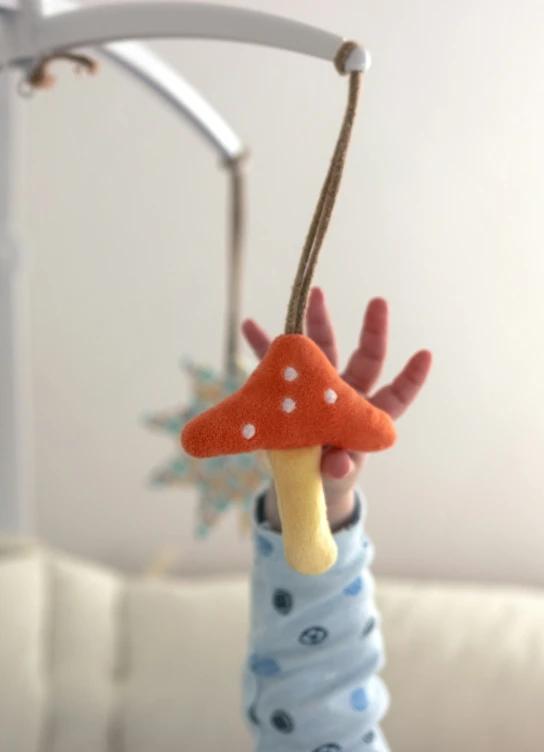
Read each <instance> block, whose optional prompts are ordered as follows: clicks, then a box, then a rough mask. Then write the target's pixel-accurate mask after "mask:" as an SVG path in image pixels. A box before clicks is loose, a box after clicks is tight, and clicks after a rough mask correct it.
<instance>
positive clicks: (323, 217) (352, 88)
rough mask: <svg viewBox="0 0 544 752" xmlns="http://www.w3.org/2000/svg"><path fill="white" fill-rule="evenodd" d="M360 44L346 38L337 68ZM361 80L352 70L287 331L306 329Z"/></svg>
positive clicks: (338, 57)
mask: <svg viewBox="0 0 544 752" xmlns="http://www.w3.org/2000/svg"><path fill="white" fill-rule="evenodd" d="M358 47H359V45H358V44H357V43H356V42H344V44H343V45H342V46H341V47H340V49H339V50H338V52H337V54H336V57H335V59H334V64H335V67H336V70H337V71H338V72H339V73H340V74H341V75H346V71H345V70H344V65H345V63H346V60H347V58H348V56H349V54H350V53H351V52H352V51H353V50H354V49H356V48H358ZM361 82H362V73H361V71H353V72H352V73H350V74H349V90H348V102H347V105H346V110H345V113H344V119H343V121H342V126H341V128H340V133H339V135H338V139H337V141H336V146H335V149H334V152H333V155H332V159H331V162H330V165H329V169H328V171H327V175H326V177H325V182H324V183H323V187H322V189H321V193H320V194H319V198H318V201H317V206H316V208H315V212H314V215H313V218H312V222H311V224H310V229H309V230H308V234H307V236H306V241H305V243H304V247H303V249H302V253H301V256H300V261H299V265H298V269H297V273H296V277H295V281H294V284H293V289H292V292H291V299H290V301H289V308H288V311H287V319H286V322H285V333H286V334H303V332H304V317H305V314H306V306H307V304H308V296H309V294H310V287H311V284H312V280H313V277H314V273H315V269H316V266H317V261H318V258H319V252H320V250H321V247H322V245H323V241H324V239H325V235H326V234H327V229H328V227H329V223H330V220H331V216H332V212H333V209H334V204H335V202H336V197H337V196H338V191H339V188H340V182H341V179H342V173H343V171H344V165H345V161H346V155H347V152H348V147H349V142H350V137H351V132H352V129H353V124H354V122H355V115H356V112H357V104H358V101H359V92H360V90H361Z"/></svg>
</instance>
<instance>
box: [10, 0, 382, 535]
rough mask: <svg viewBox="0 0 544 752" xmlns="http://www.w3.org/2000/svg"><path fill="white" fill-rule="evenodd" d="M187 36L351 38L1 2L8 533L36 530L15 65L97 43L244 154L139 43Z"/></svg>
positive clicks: (317, 53) (293, 41)
mask: <svg viewBox="0 0 544 752" xmlns="http://www.w3.org/2000/svg"><path fill="white" fill-rule="evenodd" d="M185 37H193V38H199V39H222V40H230V41H236V42H245V43H252V44H258V45H264V46H267V47H275V48H279V49H284V50H290V51H292V52H298V53H302V54H305V55H309V56H312V57H316V58H321V59H323V60H329V61H332V60H333V59H334V57H335V55H336V53H337V51H338V49H339V47H340V46H341V45H342V43H343V41H344V39H343V38H342V37H340V36H337V35H336V34H332V33H329V32H326V31H323V30H321V29H318V28H315V27H313V26H309V25H307V24H303V23H300V22H296V21H292V20H289V19H285V18H281V17H278V16H275V15H272V14H267V13H262V12H259V11H252V10H245V9H241V8H231V7H228V6H218V5H208V4H203V3H180V2H156V1H155V0H147V1H144V2H138V3H135V4H131V3H129V2H119V3H115V4H111V5H105V6H89V7H81V6H79V5H77V4H76V3H75V2H72V1H71V0H50V1H49V2H44V3H42V0H0V69H2V72H3V74H4V75H2V76H0V175H1V178H2V179H1V181H0V531H9V532H11V533H19V534H20V533H29V532H31V530H32V514H31V509H32V503H31V498H32V491H31V488H30V483H28V482H27V478H28V473H27V472H25V470H26V468H28V467H29V464H28V461H27V459H26V458H27V457H28V451H29V449H28V448H29V444H30V442H29V440H28V439H29V437H28V436H24V432H25V425H26V423H27V421H25V419H24V409H25V405H24V404H23V389H22V384H23V375H24V374H23V358H22V350H23V348H22V318H23V300H22V296H21V281H22V280H21V275H22V274H23V273H24V253H23V246H22V244H21V243H20V242H19V240H18V238H17V235H16V232H15V228H14V226H13V225H14V221H13V198H14V195H13V194H14V177H15V175H16V174H17V173H16V158H17V143H16V133H15V130H16V129H15V128H14V127H13V96H14V87H13V81H12V78H11V77H10V76H9V75H7V70H8V69H10V68H15V69H21V68H23V69H27V68H28V67H29V66H31V65H32V64H33V63H35V62H36V61H38V60H40V59H41V58H42V57H44V56H45V55H49V54H52V53H55V52H59V51H66V50H70V49H75V48H79V47H88V46H91V47H98V49H99V52H100V54H102V55H103V56H105V57H106V58H107V59H109V60H111V61H112V62H113V63H115V64H117V65H118V66H120V67H122V68H123V69H125V70H126V71H127V72H128V73H130V74H132V75H133V76H136V77H137V78H138V79H140V80H141V81H142V82H143V83H144V84H145V85H146V86H147V87H148V89H150V90H151V91H153V92H155V93H156V94H157V95H158V96H160V97H161V98H162V100H163V101H165V102H167V103H168V104H169V105H170V106H171V107H173V108H174V110H175V111H176V112H177V114H179V115H181V116H182V117H183V118H184V119H185V120H188V121H189V122H190V123H192V124H193V125H194V126H195V127H196V128H197V130H198V131H199V132H200V133H201V135H202V136H203V137H204V138H205V139H206V140H208V141H209V143H210V144H211V145H212V147H213V148H214V149H216V150H217V151H218V153H219V155H220V156H221V158H222V159H224V160H227V161H229V160H232V159H235V158H236V157H237V156H239V155H240V154H241V153H242V152H243V150H244V145H243V143H242V141H241V139H240V138H239V137H238V136H237V135H236V133H235V132H234V131H233V130H232V129H231V128H230V126H229V125H228V124H227V123H226V122H225V121H224V120H223V118H222V117H221V116H220V115H219V114H218V113H217V112H216V111H215V110H214V109H213V108H212V107H211V106H210V105H209V104H208V103H207V102H206V101H205V99H203V98H202V97H201V96H200V95H199V94H198V92H196V91H195V90H194V89H193V88H192V87H191V86H190V85H189V84H188V83H187V82H186V81H184V80H183V78H181V76H179V74H178V73H177V72H176V71H175V70H174V69H172V68H171V67H170V66H168V65H167V64H166V63H164V62H163V61H162V60H161V59H160V58H159V57H157V56H156V55H155V54H154V53H152V52H151V51H150V50H148V49H146V48H145V47H144V46H143V45H142V44H140V43H139V42H134V41H130V40H142V39H172V38H185ZM369 65H370V57H369V55H368V53H367V52H366V51H365V49H364V48H362V47H357V48H355V49H354V50H353V51H352V52H351V54H350V55H349V57H348V59H347V61H346V63H345V69H346V71H353V70H366V69H367V68H368V67H369Z"/></svg>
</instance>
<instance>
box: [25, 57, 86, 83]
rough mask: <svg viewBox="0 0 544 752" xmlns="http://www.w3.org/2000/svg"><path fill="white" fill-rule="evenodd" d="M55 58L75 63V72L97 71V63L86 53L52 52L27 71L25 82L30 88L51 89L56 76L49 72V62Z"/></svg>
mask: <svg viewBox="0 0 544 752" xmlns="http://www.w3.org/2000/svg"><path fill="white" fill-rule="evenodd" d="M56 60H67V61H68V62H70V63H75V66H76V69H75V70H76V73H81V72H83V71H86V72H87V73H90V74H94V73H96V72H97V71H98V63H97V62H96V60H93V59H92V58H90V57H87V55H80V54H78V53H75V52H54V53H52V54H51V55H46V56H45V57H43V58H42V59H41V60H39V61H38V62H37V63H36V64H35V65H34V66H33V67H32V68H31V69H30V71H29V72H28V75H27V77H26V83H27V84H28V85H29V86H30V87H31V88H32V89H51V88H53V86H54V85H55V83H56V78H55V76H53V75H52V74H51V73H50V68H51V64H52V63H54V62H55V61H56Z"/></svg>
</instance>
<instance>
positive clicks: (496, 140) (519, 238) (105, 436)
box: [18, 0, 544, 584]
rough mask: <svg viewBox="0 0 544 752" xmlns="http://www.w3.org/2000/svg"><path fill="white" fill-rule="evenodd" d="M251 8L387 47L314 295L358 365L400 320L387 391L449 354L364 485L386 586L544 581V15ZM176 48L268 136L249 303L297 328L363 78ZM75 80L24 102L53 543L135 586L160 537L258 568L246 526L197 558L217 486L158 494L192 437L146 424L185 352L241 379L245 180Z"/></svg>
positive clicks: (228, 530) (163, 49)
mask: <svg viewBox="0 0 544 752" xmlns="http://www.w3.org/2000/svg"><path fill="white" fill-rule="evenodd" d="M237 4H238V5H240V6H246V7H252V8H259V9H262V10H269V11H273V12H275V13H278V14H282V15H288V16H290V17H292V18H297V19H300V20H302V21H306V22H309V23H312V24H314V25H317V26H321V27H323V28H326V29H329V30H331V31H335V32H338V33H339V34H346V35H349V36H350V37H352V38H354V39H357V40H360V41H361V42H363V43H364V44H365V45H367V46H368V48H369V49H370V50H371V51H372V53H373V66H372V69H371V71H370V72H369V74H368V76H367V77H366V79H365V86H364V92H363V98H362V102H361V109H360V116H359V120H358V122H357V125H356V129H355V136H354V140H353V145H352V151H351V154H350V158H349V160H348V165H347V171H346V175H345V180H344V183H343V188H342V191H341V195H340V199H339V202H338V206H337V210H336V214H335V216H334V220H333V222H332V227H331V230H330V234H329V237H328V240H327V242H326V246H325V248H324V252H323V256H322V261H321V263H320V267H319V272H318V282H319V283H320V284H321V285H322V286H323V287H324V289H325V291H326V294H327V295H328V299H329V303H330V307H331V310H332V314H333V317H334V321H335V323H336V326H337V330H338V336H339V340H340V345H341V351H342V354H343V356H344V358H346V357H347V356H348V355H349V353H350V350H351V349H352V348H353V347H354V346H355V344H356V340H357V336H358V330H359V326H360V322H361V317H362V313H363V310H364V307H365V305H366V303H367V301H368V299H369V298H370V297H372V296H375V295H383V296H385V297H386V298H387V299H388V300H389V301H390V305H391V312H392V333H391V349H390V358H389V362H388V368H387V372H386V374H385V376H386V377H391V376H393V375H394V374H395V373H396V371H397V370H398V369H399V368H400V367H401V366H402V365H403V363H404V361H405V359H406V358H407V357H408V356H409V355H410V354H411V353H412V352H413V351H414V350H415V349H417V348H420V347H427V348H430V349H432V351H433V353H434V355H435V365H434V372H433V374H432V378H431V380H430V382H429V384H428V387H427V388H426V390H425V392H424V394H423V395H422V397H421V399H420V400H419V402H418V404H417V405H416V406H415V407H414V409H413V410H412V411H411V412H410V414H409V415H408V416H407V417H406V418H405V419H403V420H402V422H401V423H400V426H399V430H400V440H399V442H398V445H397V446H396V448H395V449H393V450H392V451H390V452H388V453H387V454H386V455H384V456H380V457H377V458H375V459H373V460H372V461H371V462H370V463H369V464H368V468H367V470H366V471H365V475H364V478H363V487H364V489H365V492H366V494H367V496H368V498H369V501H370V515H369V519H368V526H369V531H370V534H371V536H372V537H373V539H374V540H375V542H376V545H377V550H378V558H377V562H376V567H375V568H376V571H377V572H378V574H394V575H406V576H418V577H426V578H431V579H434V578H449V579H469V578H470V579H476V580H481V581H501V582H519V583H534V584H537V583H539V584H543V583H544V576H543V574H542V573H543V572H544V547H543V546H542V529H543V528H544V503H543V492H542V482H541V477H540V471H541V464H542V458H541V454H540V453H541V450H542V447H543V446H544V428H543V425H544V421H543V418H544V399H543V398H542V382H543V380H544V358H543V348H542V328H543V324H544V298H543V296H542V285H541V280H542V274H543V272H544V260H543V259H544V256H543V253H542V246H543V243H544V226H543V223H542V191H543V189H542V175H543V174H544V139H543V138H542V133H543V132H544V90H543V83H542V82H543V81H544V48H543V46H542V26H543V24H544V5H543V4H542V3H540V2H539V1H538V0H520V1H519V2H515V3H514V2H496V0H460V1H459V2H456V3H446V2H436V0H415V1H414V2H410V3H403V2H399V0H379V1H378V0H365V2H361V1H360V0H342V2H334V3H332V2H330V0H296V2H292V0H273V1H272V0H259V2H257V1H256V0H237ZM153 48H154V49H156V50H157V51H159V52H160V53H161V55H163V56H164V57H165V58H166V59H167V60H168V61H170V62H171V63H172V64H174V65H175V66H176V68H178V69H179V70H180V72H181V73H182V74H183V75H184V76H186V77H187V78H188V80H189V81H190V82H191V83H193V84H194V85H195V86H196V87H197V88H198V89H199V90H200V91H201V92H202V94H203V95H204V96H206V97H207V98H209V100H210V101H211V102H212V103H213V104H214V106H216V107H217V109H218V110H219V111H220V112H221V113H222V114H223V116H224V117H225V118H226V119H227V120H228V121H229V122H230V123H231V124H232V125H233V127H234V128H235V129H236V130H237V131H238V132H239V133H240V134H241V135H242V137H243V138H244V139H245V140H246V141H247V143H248V144H249V146H250V149H251V153H252V160H251V171H250V175H249V233H248V262H247V273H246V285H245V292H244V311H245V312H246V314H247V315H251V316H252V317H255V318H256V319H257V320H258V321H259V322H261V323H262V325H263V326H264V327H266V328H267V330H268V331H269V332H270V333H271V334H276V333H279V332H280V329H281V326H282V323H283V318H284V313H285V307H286V304H287V299H288V293H289V288H290V284H291V280H292V277H293V274H294V270H295V267H296V264H297V259H298V254H299V251H300V248H301V244H302V242H303V239H304V236H305V232H306V229H307V226H308V223H309V220H310V217H311V214H312V211H313V208H314V205H315V200H316V196H317V193H318V191H319V188H320V186H321V182H322V179H323V176H324V173H325V169H326V165H327V163H328V159H329V156H330V153H331V150H332V145H333V142H334V139H335V137H336V134H337V129H338V125H339V121H340V118H341V113H342V109H343V106H344V100H345V86H344V82H342V81H339V79H338V76H337V74H336V73H335V72H334V70H333V68H332V66H329V65H327V63H325V62H317V61H315V60H311V59H306V58H304V57H301V56H297V55H294V54H289V53H280V52H278V51H274V50H268V49H262V48H254V47H251V46H244V45H234V44H227V43H218V42H202V41H188V40H185V41H182V42H168V43H166V42H165V43H156V44H153ZM55 72H58V76H59V79H58V85H57V86H56V87H55V88H54V89H53V90H52V91H50V92H47V93H44V94H40V95H38V96H35V97H34V98H33V99H32V100H30V101H21V102H20V104H19V112H18V119H19V123H20V129H21V131H20V132H21V140H22V141H21V151H22V153H23V155H24V169H23V172H22V174H21V176H20V179H21V214H22V216H21V227H22V229H23V231H24V237H25V239H26V241H27V244H28V247H29V248H30V250H31V256H32V264H31V270H30V275H29V285H28V288H29V290H28V292H29V302H30V309H29V310H30V315H29V322H28V324H29V326H28V331H29V333H30V339H29V344H28V352H27V363H28V366H29V373H31V378H29V379H28V382H27V384H26V393H27V404H28V406H29V414H31V415H32V418H33V422H34V426H33V433H32V465H33V468H32V476H33V480H34V487H35V494H34V505H35V514H34V523H35V531H36V532H37V533H38V534H39V536H40V537H41V538H44V539H46V540H47V541H49V542H51V543H52V544H53V545H54V546H57V547H60V548H62V549H63V550H66V551H68V552H72V553H75V554H78V555H81V556H84V557H90V558H92V559H95V560H98V561H101V562H105V563H108V564H112V565H115V566H117V567H120V568H121V569H123V570H125V571H135V572H138V571H141V570H142V569H143V568H144V567H145V566H146V564H147V563H148V561H149V560H150V559H151V558H152V557H153V556H154V555H155V554H156V553H157V552H158V551H159V550H161V549H162V548H164V547H165V546H174V547H175V548H176V549H177V550H179V553H180V562H179V569H180V571H181V572H182V573H184V574H194V573H204V572H206V573H207V572H216V571H221V572H224V571H241V570H246V569H247V568H248V566H249V562H250V557H251V547H250V542H249V540H247V539H245V538H243V537H241V536H240V534H239V531H238V525H237V520H236V518H235V516H234V515H231V516H229V517H226V518H225V520H224V522H222V523H221V524H220V525H219V527H218V528H217V529H215V530H214V531H213V532H212V534H211V536H210V538H209V539H208V540H207V541H206V542H204V543H203V542H199V541H196V540H195V539H194V536H193V529H194V514H195V500H196V494H195V493H194V492H192V491H184V492H179V491H163V492H156V491H152V490H150V489H149V487H148V486H147V477H148V474H149V472H150V470H151V469H152V468H153V467H154V466H156V465H157V464H158V463H160V462H161V461H163V460H164V459H166V458H167V457H168V456H169V454H171V452H172V451H173V449H174V447H172V446H171V444H169V443H168V441H167V440H166V439H163V438H162V437H158V436H154V435H152V434H150V433H148V432H146V431H145V430H143V429H142V427H141V424H140V419H141V416H142V415H143V414H144V413H146V412H148V411H149V410H155V409H157V408H163V407H164V408H166V407H170V406H175V405H176V404H181V403H183V402H184V400H186V398H187V397H188V391H187V386H188V385H187V381H186V379H185V377H184V375H183V373H182V372H181V371H180V369H179V359H180V356H182V355H187V356H190V357H192V358H193V359H195V360H197V361H198V362H205V363H209V364H210V365H212V366H217V367H220V366H221V358H222V353H223V334H224V326H223V315H224V296H225V288H226V282H225V258H226V256H225V237H226V198H227V193H226V191H227V182H226V177H225V174H224V172H223V170H222V169H221V167H220V165H219V164H218V161H217V159H216V157H215V155H214V154H213V153H212V152H211V151H210V150H209V149H208V148H207V147H206V145H205V144H204V143H203V142H202V141H201V140H200V139H198V138H197V137H196V136H195V134H194V133H193V131H192V130H191V129H189V128H188V127H186V126H185V125H184V124H183V123H181V122H180V121H179V119H176V118H175V117H173V116H172V114H171V113H170V112H169V111H167V110H166V109H164V108H163V107H162V106H161V105H160V104H158V103H157V102H156V101H155V100H153V99H151V98H150V97H149V96H148V95H147V94H146V92H144V91H143V90H142V89H141V88H139V86H138V85H137V84H135V83H133V82H132V81H131V80H129V79H128V78H127V77H125V76H124V75H123V74H121V73H119V72H118V71H116V70H114V69H113V68H111V67H109V66H108V65H107V64H105V63H104V64H103V65H102V67H101V71H100V75H98V76H97V77H95V78H91V79H87V78H84V79H79V78H77V77H74V76H73V75H72V72H71V71H70V69H69V66H63V65H57V66H56V67H55ZM30 342H31V345H30ZM29 472H30V469H29Z"/></svg>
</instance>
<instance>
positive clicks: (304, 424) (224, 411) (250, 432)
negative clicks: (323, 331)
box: [182, 334, 395, 575]
mask: <svg viewBox="0 0 544 752" xmlns="http://www.w3.org/2000/svg"><path fill="white" fill-rule="evenodd" d="M182 441H183V446H184V448H185V451H186V452H188V453H189V454H191V455H193V456H195V457H209V456H215V455H226V454H239V453H240V454H241V453H245V452H248V451H256V450H266V451H267V453H268V457H269V459H270V465H271V468H272V473H273V475H274V481H275V484H276V491H277V497H278V507H279V512H280V517H281V520H282V531H283V539H284V547H285V555H286V558H287V562H288V563H289V565H290V566H291V567H292V568H293V569H295V570H296V571H297V572H300V573H302V574H308V575H315V574H321V573H323V572H325V571H326V570H327V569H329V568H330V567H331V566H332V565H333V564H334V562H335V561H336V555H337V551H336V544H335V542H334V539H333V537H332V534H331V531H330V527H329V524H328V521H327V511H326V506H325V498H324V493H323V486H322V482H321V471H320V465H321V449H322V446H323V445H330V446H335V447H339V448H341V449H346V450H348V451H354V452H375V451H379V450H381V449H386V448H388V447H389V446H391V445H392V444H393V443H394V441H395V427H394V424H393V422H392V420H391V418H390V417H389V416H388V415H387V414H386V413H384V412H382V411H381V410H378V409H377V408H375V407H374V406H373V405H371V404H370V403H369V402H367V400H365V399H363V397H361V396H360V395H359V394H358V393H357V392H356V391H355V390H354V389H352V388H351V387H350V386H349V385H348V384H347V383H346V382H345V381H343V380H342V379H341V378H340V376H339V375H338V373H337V372H336V370H335V368H334V367H333V366H332V364H331V363H330V362H329V360H328V359H327V358H326V356H325V355H324V354H323V352H322V351H321V350H320V349H319V348H318V347H317V345H315V344H314V343H313V342H312V340H310V339H308V338H307V337H305V336H303V335H299V334H290V335H289V334H287V335H282V336H280V337H278V338H277V339H276V340H274V342H273V343H272V345H271V347H270V349H269V351H268V353H267V354H266V355H265V357H264V359H263V361H262V362H261V363H260V365H259V366H258V367H257V368H256V370H255V371H254V372H253V374H252V375H251V376H250V377H249V379H248V381H247V382H246V384H245V385H244V386H243V387H242V388H241V389H240V390H239V391H238V392H236V393H235V394H234V395H232V396H231V397H229V398H227V399H226V400H224V401H223V402H222V403H220V404H219V405H217V406H215V407H213V408H211V409H210V410H208V411H207V412H205V413H203V414H202V415H200V416H198V417H197V418H194V419H193V420H192V421H191V422H190V423H188V424H187V426H186V427H185V429H184V431H183V434H182Z"/></svg>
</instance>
